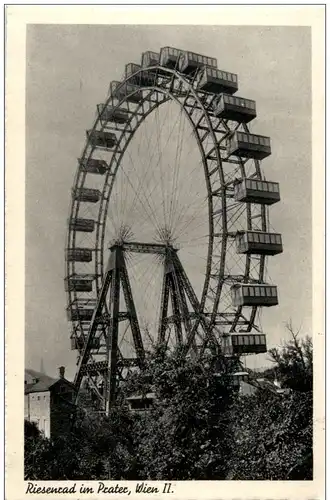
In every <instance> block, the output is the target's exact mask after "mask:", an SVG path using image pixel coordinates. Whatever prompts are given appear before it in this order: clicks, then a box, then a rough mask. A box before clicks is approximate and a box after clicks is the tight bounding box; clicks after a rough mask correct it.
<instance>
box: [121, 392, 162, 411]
mask: <svg viewBox="0 0 330 500" xmlns="http://www.w3.org/2000/svg"><path fill="white" fill-rule="evenodd" d="M155 399H156V395H155V394H154V393H153V392H149V393H147V394H145V395H142V394H136V395H132V396H129V397H127V398H126V401H127V403H128V406H129V409H130V410H131V411H132V412H141V411H148V410H150V409H151V408H152V405H153V404H154V401H155Z"/></svg>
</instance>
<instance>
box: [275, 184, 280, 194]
mask: <svg viewBox="0 0 330 500" xmlns="http://www.w3.org/2000/svg"><path fill="white" fill-rule="evenodd" d="M274 191H275V193H279V191H280V187H279V184H277V183H276V184H275V183H274Z"/></svg>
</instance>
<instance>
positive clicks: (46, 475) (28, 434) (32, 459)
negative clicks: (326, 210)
mask: <svg viewBox="0 0 330 500" xmlns="http://www.w3.org/2000/svg"><path fill="white" fill-rule="evenodd" d="M24 479H25V480H28V479H29V480H37V479H51V443H50V441H49V440H48V439H46V438H44V437H43V435H42V434H41V432H40V431H39V429H38V427H37V425H36V424H35V423H32V422H29V421H27V420H24Z"/></svg>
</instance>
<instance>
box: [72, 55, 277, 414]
mask: <svg viewBox="0 0 330 500" xmlns="http://www.w3.org/2000/svg"><path fill="white" fill-rule="evenodd" d="M237 90H238V78H237V75H236V74H233V73H229V72H227V71H223V70H220V69H218V68H217V60H216V59H214V58H211V57H206V56H202V55H199V54H195V53H192V52H189V51H183V50H179V49H175V48H171V47H164V48H162V49H161V50H160V53H155V52H151V51H148V52H144V53H143V54H142V59H141V64H133V63H129V64H127V65H126V66H125V73H124V76H123V78H122V80H121V81H118V82H117V81H115V82H111V84H110V89H109V92H108V95H107V97H106V99H105V101H104V102H103V103H101V104H98V105H97V112H96V117H95V122H94V124H93V127H92V128H91V129H90V130H88V131H87V138H86V145H85V148H84V150H83V152H82V154H81V156H80V158H79V159H78V168H77V172H76V177H75V181H74V186H73V189H72V203H71V211H70V217H69V221H68V225H69V230H68V237H67V246H66V278H65V283H66V290H67V294H68V307H67V314H68V319H69V321H70V322H71V324H72V333H71V347H72V348H73V349H77V351H78V361H77V372H76V378H75V383H76V386H77V388H78V389H79V387H80V386H81V384H82V382H83V380H84V379H86V380H87V381H88V385H89V387H90V388H91V389H92V390H93V392H94V395H95V397H96V399H97V400H98V402H99V405H100V408H102V409H104V410H106V411H108V410H109V408H110V406H111V404H113V402H114V401H115V399H116V393H117V389H118V384H119V383H120V380H122V379H123V378H125V376H126V374H127V373H128V372H129V371H131V370H134V369H139V368H141V367H143V364H144V359H145V355H146V352H147V351H148V350H151V349H152V348H154V347H155V346H156V345H159V344H162V345H165V346H166V347H167V348H169V349H170V348H171V347H173V346H176V345H183V346H185V349H186V350H187V353H188V352H189V351H195V352H203V351H204V350H205V349H208V347H209V346H210V345H213V346H214V345H216V346H217V347H218V348H219V349H220V350H221V351H222V352H224V353H226V354H229V355H244V354H249V353H258V352H266V337H265V334H264V333H263V332H262V329H261V324H260V318H259V316H260V314H259V313H260V309H261V308H262V307H264V306H267V307H268V306H273V305H277V303H278V295H277V287H276V286H275V285H273V284H270V283H269V282H267V277H266V259H267V258H268V256H271V255H275V254H278V253H280V252H282V239H281V235H280V234H278V233H275V232H272V231H271V230H270V225H269V216H268V215H269V214H268V207H269V206H270V205H272V204H274V203H276V202H278V201H279V200H280V192H279V185H278V183H277V182H273V181H272V182H270V181H266V180H265V177H264V175H263V173H262V170H261V165H260V160H262V159H263V158H265V157H267V156H269V155H270V154H271V147H270V139H269V138H268V137H265V136H262V135H257V134H254V133H253V134H252V133H250V131H249V128H248V123H249V122H251V121H252V120H253V119H254V118H255V117H256V103H255V102H254V101H253V100H251V99H246V98H243V97H236V96H234V94H235V93H236V92H237Z"/></svg>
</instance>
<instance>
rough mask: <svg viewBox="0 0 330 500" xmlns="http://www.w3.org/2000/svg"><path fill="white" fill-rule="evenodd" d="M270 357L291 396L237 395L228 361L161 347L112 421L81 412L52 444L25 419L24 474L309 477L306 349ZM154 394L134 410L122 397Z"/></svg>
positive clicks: (299, 344)
mask: <svg viewBox="0 0 330 500" xmlns="http://www.w3.org/2000/svg"><path fill="white" fill-rule="evenodd" d="M270 354H271V357H272V359H273V360H274V363H275V372H276V377H277V379H279V380H280V381H281V383H282V384H283V386H285V387H288V388H290V389H291V390H290V391H289V393H286V394H277V393H276V392H270V391H267V390H265V389H259V390H258V389H256V392H255V394H254V395H250V396H243V397H242V396H240V395H239V394H238V393H237V391H235V390H234V388H233V386H232V384H231V383H230V381H231V380H232V378H231V374H232V372H234V371H236V370H237V365H235V363H234V362H233V360H229V359H228V358H222V357H220V356H219V355H215V354H214V355H209V356H208V357H205V358H204V359H203V360H197V359H194V358H187V357H186V356H184V353H183V352H181V351H180V350H177V351H176V352H174V353H172V354H164V352H163V351H162V350H158V351H157V352H155V353H154V354H153V355H152V356H151V357H150V359H149V360H148V364H147V368H146V370H145V371H144V372H143V373H140V374H132V376H131V377H130V378H129V379H128V380H127V382H126V384H125V385H124V386H123V387H122V390H121V393H120V396H119V399H118V401H119V403H118V405H117V407H116V408H114V409H113V410H112V413H111V415H110V416H109V417H108V418H107V417H105V416H101V415H100V414H95V413H93V412H90V411H88V410H86V409H82V408H81V409H79V408H78V411H77V415H76V418H75V420H74V422H73V423H72V427H71V429H70V430H69V432H68V434H67V436H62V437H61V438H57V439H53V440H52V441H50V440H47V439H45V438H43V437H42V436H41V435H40V433H39V431H38V430H37V429H36V427H34V426H33V425H32V424H29V423H28V422H26V423H25V478H26V479H78V480H79V479H85V480H86V479H91V480H93V479H99V480H102V479H118V480H120V479H131V480H132V479H145V480H153V479H154V480H157V479H162V480H166V479H176V480H185V479H201V480H202V479H212V480H221V479H257V480H258V479H273V480H276V479H277V480H285V479H311V478H312V422H313V419H312V407H313V403H312V391H311V388H312V344H311V341H310V339H309V338H306V339H304V340H298V339H297V338H295V339H294V340H293V341H292V342H291V341H290V342H289V343H287V344H286V345H285V346H284V347H283V348H282V349H279V350H276V351H275V350H273V351H271V353H270ZM215 374H216V375H215ZM151 390H152V391H153V392H154V393H155V396H156V400H155V402H154V405H153V406H152V409H151V410H149V411H147V412H136V413H134V412H130V411H129V409H128V407H127V403H126V397H127V396H129V395H130V394H136V393H139V394H143V393H147V392H149V391H151Z"/></svg>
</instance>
